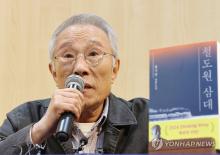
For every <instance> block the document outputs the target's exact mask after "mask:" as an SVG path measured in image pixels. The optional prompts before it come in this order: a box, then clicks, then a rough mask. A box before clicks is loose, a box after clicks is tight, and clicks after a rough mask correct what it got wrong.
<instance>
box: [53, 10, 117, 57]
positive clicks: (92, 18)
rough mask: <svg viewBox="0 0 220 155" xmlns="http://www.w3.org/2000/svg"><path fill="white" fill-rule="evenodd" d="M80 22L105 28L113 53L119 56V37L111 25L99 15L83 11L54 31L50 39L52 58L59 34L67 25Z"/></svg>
mask: <svg viewBox="0 0 220 155" xmlns="http://www.w3.org/2000/svg"><path fill="white" fill-rule="evenodd" d="M78 24H81V25H93V26H96V27H98V28H100V29H101V30H103V31H104V32H105V33H106V35H107V37H108V39H109V40H110V44H111V46H112V51H113V54H114V55H115V57H116V58H117V57H118V47H117V38H116V35H115V32H114V31H113V29H112V28H111V26H110V25H109V24H108V23H107V22H106V21H105V20H104V19H102V18H101V17H99V16H96V15H94V14H90V13H83V14H79V15H75V16H71V17H70V18H68V19H67V20H65V21H64V22H63V23H62V24H61V25H60V26H58V27H57V29H56V30H55V31H54V32H53V34H52V36H51V39H50V41H49V56H50V59H51V60H52V58H53V55H54V48H55V44H56V40H57V36H58V35H59V34H60V33H61V32H62V31H63V30H65V29H66V28H67V27H69V26H72V25H78Z"/></svg>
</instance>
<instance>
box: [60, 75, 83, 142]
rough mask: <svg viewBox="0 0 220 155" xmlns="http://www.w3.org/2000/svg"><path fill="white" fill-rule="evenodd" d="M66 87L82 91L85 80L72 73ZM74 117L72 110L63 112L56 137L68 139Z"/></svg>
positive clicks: (63, 139)
mask: <svg viewBox="0 0 220 155" xmlns="http://www.w3.org/2000/svg"><path fill="white" fill-rule="evenodd" d="M65 87H66V88H74V89H77V90H79V91H81V92H82V91H83V89H84V81H83V79H82V78H81V77H80V76H78V75H70V76H68V77H67V79H66V82H65ZM74 117H75V116H74V114H73V113H71V112H65V113H63V114H62V116H61V118H60V121H59V124H58V126H57V133H56V137H57V138H58V139H59V140H60V141H67V140H68V139H69V137H70V135H71V132H72V123H73V121H74Z"/></svg>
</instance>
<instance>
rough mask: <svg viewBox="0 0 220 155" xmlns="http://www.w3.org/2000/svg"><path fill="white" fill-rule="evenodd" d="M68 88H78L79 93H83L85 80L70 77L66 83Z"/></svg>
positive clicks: (79, 77)
mask: <svg viewBox="0 0 220 155" xmlns="http://www.w3.org/2000/svg"><path fill="white" fill-rule="evenodd" d="M65 87H66V88H76V89H77V90H79V91H81V92H82V91H83V89H84V81H83V78H82V77H81V76H79V75H75V74H72V75H69V76H68V77H67V79H66V81H65Z"/></svg>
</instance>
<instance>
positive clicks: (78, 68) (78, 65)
mask: <svg viewBox="0 0 220 155" xmlns="http://www.w3.org/2000/svg"><path fill="white" fill-rule="evenodd" d="M73 73H74V74H76V75H79V76H85V75H88V64H87V62H86V60H85V57H84V55H83V54H82V53H80V54H79V55H77V58H76V61H75V63H74V67H73Z"/></svg>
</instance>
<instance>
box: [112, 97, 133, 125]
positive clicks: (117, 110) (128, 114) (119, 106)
mask: <svg viewBox="0 0 220 155" xmlns="http://www.w3.org/2000/svg"><path fill="white" fill-rule="evenodd" d="M131 104H132V103H131V102H128V101H125V100H123V99H121V98H117V97H116V96H114V95H113V94H110V96H109V113H108V120H109V121H110V122H111V124H112V125H113V126H127V125H136V124H137V120H136V118H135V116H134V114H133V112H132V111H131V109H130V108H129V107H130V106H131Z"/></svg>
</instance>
